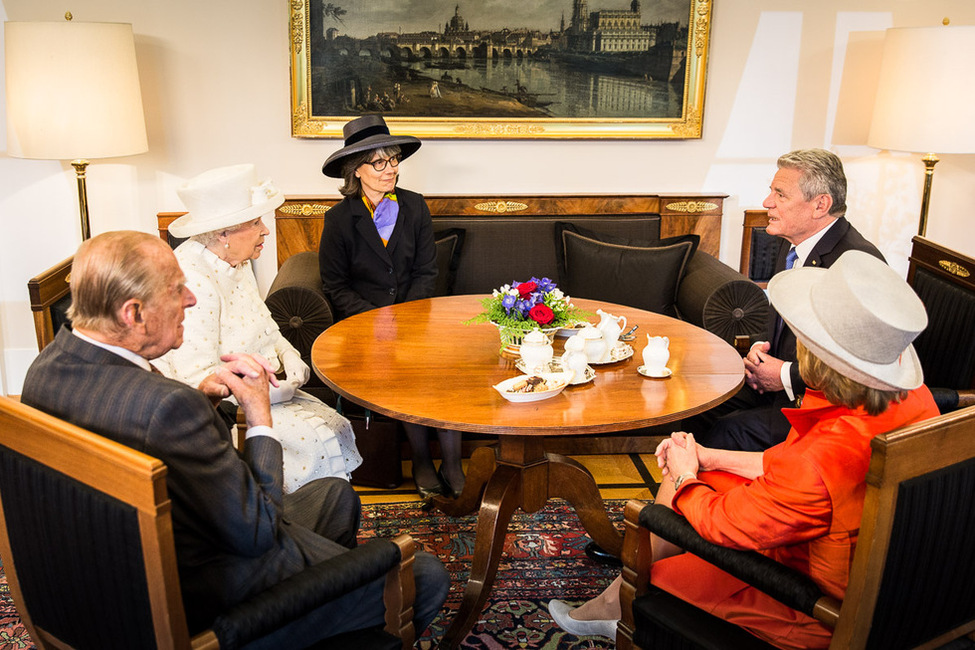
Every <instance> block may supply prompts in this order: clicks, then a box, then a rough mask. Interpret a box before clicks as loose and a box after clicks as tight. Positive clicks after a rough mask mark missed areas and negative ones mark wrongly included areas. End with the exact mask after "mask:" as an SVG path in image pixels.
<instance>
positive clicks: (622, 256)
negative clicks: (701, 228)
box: [556, 223, 700, 317]
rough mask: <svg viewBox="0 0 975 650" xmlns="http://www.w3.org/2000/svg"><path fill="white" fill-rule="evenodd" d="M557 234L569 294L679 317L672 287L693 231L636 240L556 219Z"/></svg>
mask: <svg viewBox="0 0 975 650" xmlns="http://www.w3.org/2000/svg"><path fill="white" fill-rule="evenodd" d="M556 237H557V240H556V247H557V248H558V262H559V266H560V268H559V286H560V288H561V289H562V290H563V291H564V292H565V293H567V294H568V295H570V296H572V297H576V298H592V299H595V300H604V301H606V302H614V303H618V304H621V305H627V306H630V307H636V308H638V309H644V310H647V311H652V312H656V313H658V314H664V315H667V316H674V317H680V313H679V312H678V310H677V289H678V287H679V286H680V281H681V278H682V277H683V276H684V270H685V269H686V268H687V262H688V261H689V260H690V259H691V256H692V255H693V254H694V251H695V250H697V245H698V244H699V243H700V237H698V236H697V235H682V236H680V237H671V238H668V239H661V240H659V241H656V242H640V241H634V240H627V239H625V238H621V237H615V236H612V235H601V234H596V233H593V232H591V231H585V230H584V229H581V228H578V227H576V226H573V225H572V224H569V223H557V224H556Z"/></svg>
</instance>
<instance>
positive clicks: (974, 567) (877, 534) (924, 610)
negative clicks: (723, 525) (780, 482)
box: [617, 408, 975, 650]
mask: <svg viewBox="0 0 975 650" xmlns="http://www.w3.org/2000/svg"><path fill="white" fill-rule="evenodd" d="M871 446H872V448H873V451H872V455H871V459H870V469H869V471H868V473H867V492H866V499H865V502H864V508H863V516H862V519H861V525H860V536H859V540H858V543H857V547H856V552H855V555H854V557H853V565H852V570H851V573H850V581H849V586H848V588H847V591H846V596H845V598H844V600H843V601H842V602H841V603H840V602H836V601H835V600H833V599H831V598H828V597H826V596H824V595H822V594H821V593H819V592H818V588H817V587H816V585H815V584H814V583H812V581H811V580H810V579H809V578H808V577H806V576H805V575H803V574H800V573H797V572H795V571H792V570H791V569H788V568H787V567H784V566H782V565H779V564H777V563H775V562H774V561H772V560H770V559H769V558H767V557H765V556H763V555H760V554H758V553H752V552H744V551H733V550H731V549H727V548H724V547H720V546H715V545H713V544H710V543H709V542H707V541H706V540H704V539H703V538H701V537H700V536H699V535H697V533H696V532H695V531H694V529H693V528H692V527H691V526H690V524H688V523H687V521H686V520H685V519H683V518H682V517H680V516H679V515H677V514H676V513H674V512H673V511H672V510H670V509H669V508H666V507H664V506H661V505H656V504H651V505H647V504H645V503H644V502H642V501H636V500H632V501H630V502H629V503H628V504H627V506H626V508H625V522H626V535H625V539H624V542H623V562H624V568H623V579H624V583H623V586H622V588H621V607H622V612H623V618H622V620H621V622H620V625H619V629H618V634H617V648H620V649H621V650H629V649H631V648H633V647H635V646H634V643H633V639H634V634H635V633H636V624H635V616H634V610H633V606H634V601H636V600H637V599H640V598H643V597H648V596H649V597H650V598H651V600H650V601H648V602H650V603H653V602H654V601H653V600H652V599H653V598H655V597H657V596H659V595H660V594H663V598H665V599H666V598H667V597H669V598H670V599H673V600H678V599H676V598H674V597H673V596H670V595H669V594H666V592H662V591H661V590H659V589H657V588H656V587H653V586H652V585H651V584H650V581H649V575H650V572H649V569H650V566H651V564H652V557H651V552H650V543H649V542H650V540H649V537H650V530H651V529H652V530H653V531H654V532H655V533H657V534H660V535H661V536H663V537H665V538H667V539H670V540H671V541H673V542H675V543H678V544H680V545H682V546H683V547H684V548H687V549H693V551H692V552H694V553H695V554H697V555H700V556H701V557H703V558H704V559H706V560H708V561H709V562H711V563H712V564H715V565H717V566H719V567H721V568H723V569H725V570H726V571H728V572H729V573H731V574H732V575H735V576H736V577H738V578H740V579H742V580H745V581H746V582H750V583H751V584H753V585H755V586H756V587H758V588H759V589H761V590H762V591H764V592H766V593H768V594H769V595H772V596H773V597H775V598H777V599H778V600H780V601H781V602H784V603H785V604H787V605H788V606H790V607H792V608H793V609H797V610H799V611H803V612H804V613H806V614H808V615H810V616H812V617H814V618H816V619H817V620H819V621H821V622H823V623H824V624H826V625H827V626H829V627H832V628H834V634H833V639H832V643H831V645H830V647H831V648H835V649H837V650H839V649H844V650H846V649H848V648H853V649H859V648H884V649H887V648H894V647H903V648H938V647H941V646H942V645H944V644H946V643H948V642H950V641H952V640H954V639H958V638H960V637H966V635H967V637H966V638H967V640H968V641H972V640H975V558H973V553H972V552H971V545H972V540H973V539H975V501H973V499H972V493H973V490H975V408H968V409H964V410H959V411H955V412H954V413H950V414H947V415H942V416H939V417H937V418H932V419H930V420H927V421H925V422H921V423H918V424H915V425H911V426H908V427H903V428H901V429H898V430H896V431H893V432H890V433H887V434H884V435H880V436H877V437H876V438H874V439H873V441H872V443H871ZM648 527H649V528H648ZM907 585H910V586H909V587H908V586H907ZM654 591H656V592H657V593H656V594H655V593H654ZM679 603H681V604H682V605H681V607H682V608H683V609H682V613H685V614H687V615H688V618H687V621H690V623H689V625H688V627H689V628H692V629H690V631H689V632H688V631H687V630H685V629H679V630H674V628H673V627H671V628H669V631H667V632H664V633H663V634H664V635H669V634H671V633H676V635H677V636H686V634H685V632H687V633H688V634H692V635H695V634H699V633H704V632H706V631H707V630H708V629H709V627H711V628H713V629H716V630H717V632H716V634H717V635H718V639H719V640H718V641H717V644H716V645H712V644H711V643H710V640H707V639H706V640H702V639H701V638H699V639H697V640H696V641H695V642H694V644H691V645H687V646H682V647H705V648H707V647H717V648H722V649H725V648H767V647H770V646H768V645H767V644H765V642H764V641H761V640H759V639H758V638H757V637H752V636H751V635H750V634H746V635H745V640H744V641H742V642H741V643H740V644H737V643H732V641H731V638H732V637H733V636H734V634H735V630H739V631H740V628H737V627H736V626H734V625H732V624H730V623H727V622H725V621H721V620H720V619H717V618H715V617H713V616H711V615H710V614H707V613H705V612H703V611H702V610H698V609H697V608H695V607H693V606H692V605H689V604H687V603H683V601H679ZM688 609H689V610H693V611H691V612H688V611H687V610H688ZM675 618H676V617H675ZM925 619H927V620H926V621H925ZM687 621H685V623H687ZM714 626H716V628H715V627H714ZM722 626H723V628H722ZM925 626H926V627H925ZM678 627H682V625H681V624H678ZM707 636H708V635H707V634H706V633H705V634H704V637H707ZM667 647H671V646H667ZM966 647H970V646H967V644H966Z"/></svg>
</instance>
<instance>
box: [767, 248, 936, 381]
mask: <svg viewBox="0 0 975 650" xmlns="http://www.w3.org/2000/svg"><path fill="white" fill-rule="evenodd" d="M768 292H769V299H770V300H771V301H772V305H773V306H774V307H775V309H776V310H778V312H779V315H781V316H782V320H784V321H785V322H786V324H788V326H789V327H791V328H792V331H793V332H795V334H796V337H797V338H798V339H799V340H800V341H802V344H803V345H805V346H806V347H807V348H808V349H809V351H810V352H812V353H813V354H814V355H816V356H817V357H819V358H820V359H821V360H822V361H823V362H824V363H825V364H826V365H828V366H829V367H830V368H832V369H834V370H836V371H837V372H839V373H840V374H842V375H845V376H846V377H849V378H850V379H852V380H854V381H856V382H858V383H861V384H863V385H864V386H869V387H870V388H877V389H879V390H911V389H914V388H917V387H918V386H920V385H921V383H922V382H923V381H924V373H923V372H922V371H921V362H920V361H919V360H918V358H917V353H916V352H915V351H914V346H913V345H911V342H912V341H913V340H914V339H915V338H917V335H918V334H920V333H921V332H922V331H923V330H924V328H925V327H927V324H928V315H927V312H925V310H924V305H923V304H922V303H921V300H920V298H918V297H917V294H915V293H914V290H913V289H911V287H910V286H909V285H908V284H907V282H905V281H904V280H903V278H901V277H900V276H899V275H898V274H897V272H896V271H894V270H893V269H892V268H890V267H889V266H887V265H886V264H884V263H883V262H882V261H881V260H879V259H877V258H876V257H874V256H873V255H870V254H868V253H864V252H862V251H848V252H846V253H843V255H841V256H840V258H839V259H838V260H836V262H835V263H834V264H833V265H832V266H831V267H829V268H828V269H824V268H821V267H809V266H804V267H801V268H796V269H792V270H789V271H783V272H781V273H778V274H776V275H775V276H773V277H772V279H771V280H770V281H769V283H768Z"/></svg>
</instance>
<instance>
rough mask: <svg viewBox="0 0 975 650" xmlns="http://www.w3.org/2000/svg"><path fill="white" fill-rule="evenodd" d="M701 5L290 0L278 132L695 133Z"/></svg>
mask: <svg viewBox="0 0 975 650" xmlns="http://www.w3.org/2000/svg"><path fill="white" fill-rule="evenodd" d="M711 4H712V0H650V1H646V0H645V1H644V2H641V0H532V2H524V1H513V0H476V1H473V2H472V1H470V0H451V1H450V2H444V1H442V0H409V1H407V2H394V1H392V0H335V1H334V2H326V1H325V0H289V5H290V12H291V20H290V27H291V109H292V121H291V133H292V135H293V136H294V137H297V138H341V137H342V126H343V125H344V124H345V123H346V122H348V121H349V120H350V119H354V118H355V117H358V116H360V115H364V114H370V113H375V114H381V115H382V116H383V117H384V118H385V119H386V121H387V123H388V124H389V126H390V129H391V130H392V131H393V132H394V133H409V134H411V135H415V136H418V137H426V138H485V139H504V138H508V139H532V138H540V139H543V138H553V139H597V138H598V139H604V138H612V139H641V138H647V139H667V138H700V137H701V128H702V117H703V114H704V94H705V82H706V73H707V60H708V45H709V40H710V27H711V25H710V22H711Z"/></svg>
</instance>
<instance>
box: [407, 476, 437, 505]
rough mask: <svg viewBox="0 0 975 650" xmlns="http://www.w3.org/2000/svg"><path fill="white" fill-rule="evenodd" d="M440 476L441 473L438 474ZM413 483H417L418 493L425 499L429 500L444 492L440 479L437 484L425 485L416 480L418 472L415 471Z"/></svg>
mask: <svg viewBox="0 0 975 650" xmlns="http://www.w3.org/2000/svg"><path fill="white" fill-rule="evenodd" d="M438 477H439V474H438ZM441 481H442V479H441ZM413 483H414V484H415V485H416V491H417V494H419V495H420V498H421V499H423V500H424V501H429V500H430V499H432V498H433V497H435V496H437V495H438V494H443V486H442V483H441V482H440V481H438V482H437V484H436V485H433V486H431V487H423V486H422V485H420V483H419V482H418V481H417V480H416V473H414V474H413Z"/></svg>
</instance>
